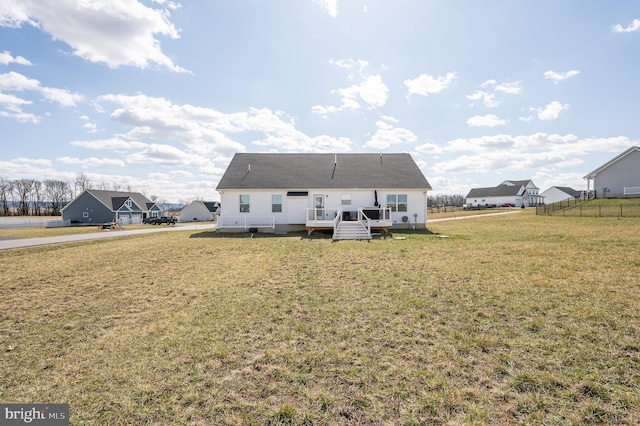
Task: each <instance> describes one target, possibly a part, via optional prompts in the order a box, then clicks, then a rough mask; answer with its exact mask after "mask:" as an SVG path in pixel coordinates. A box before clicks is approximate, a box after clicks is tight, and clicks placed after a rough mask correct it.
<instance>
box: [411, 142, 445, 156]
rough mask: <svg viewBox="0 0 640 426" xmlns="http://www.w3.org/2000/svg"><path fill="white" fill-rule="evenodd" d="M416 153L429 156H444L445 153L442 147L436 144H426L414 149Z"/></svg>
mask: <svg viewBox="0 0 640 426" xmlns="http://www.w3.org/2000/svg"><path fill="white" fill-rule="evenodd" d="M414 149H415V150H416V152H419V153H421V154H429V155H438V154H442V153H443V152H444V151H443V149H442V147H441V146H440V145H437V144H434V143H425V144H422V145H419V146H416V147H415V148H414Z"/></svg>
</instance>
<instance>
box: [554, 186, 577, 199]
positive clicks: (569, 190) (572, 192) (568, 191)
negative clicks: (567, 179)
mask: <svg viewBox="0 0 640 426" xmlns="http://www.w3.org/2000/svg"><path fill="white" fill-rule="evenodd" d="M554 188H558V189H559V190H560V191H562V192H564V193H565V194H569V195H571V196H572V197H579V196H580V194H581V193H582V191H576V190H575V189H573V188H569V187H568V186H555V187H554Z"/></svg>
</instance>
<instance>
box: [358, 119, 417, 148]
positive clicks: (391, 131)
mask: <svg viewBox="0 0 640 426" xmlns="http://www.w3.org/2000/svg"><path fill="white" fill-rule="evenodd" d="M376 124H377V127H378V130H377V131H376V133H375V134H374V135H373V136H372V137H371V139H370V140H369V141H367V142H366V143H365V144H364V147H365V148H374V149H387V148H389V147H391V146H393V145H399V144H403V143H411V142H415V141H416V140H417V139H418V138H417V137H416V135H414V134H413V132H411V130H407V129H403V128H401V127H393V126H391V125H390V124H388V123H385V122H383V121H378V122H377V123H376Z"/></svg>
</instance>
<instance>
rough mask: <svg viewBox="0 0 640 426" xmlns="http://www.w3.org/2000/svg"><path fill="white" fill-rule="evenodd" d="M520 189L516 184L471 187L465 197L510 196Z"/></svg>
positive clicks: (516, 193)
mask: <svg viewBox="0 0 640 426" xmlns="http://www.w3.org/2000/svg"><path fill="white" fill-rule="evenodd" d="M511 182H513V181H511ZM527 182H528V181H527ZM521 189H522V186H521V185H516V186H507V185H501V186H492V187H488V188H472V189H471V191H469V193H468V194H467V196H466V198H480V197H511V196H516V195H518V193H519V192H520V190H521Z"/></svg>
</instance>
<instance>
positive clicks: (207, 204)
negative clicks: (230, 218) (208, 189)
mask: <svg viewBox="0 0 640 426" xmlns="http://www.w3.org/2000/svg"><path fill="white" fill-rule="evenodd" d="M219 209H220V203H219V202H217V201H198V200H196V201H193V202H191V203H190V204H188V205H186V206H185V207H184V208H183V209H182V210H180V222H209V221H212V220H215V219H216V218H217V216H218V213H219Z"/></svg>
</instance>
